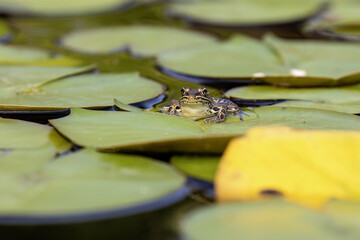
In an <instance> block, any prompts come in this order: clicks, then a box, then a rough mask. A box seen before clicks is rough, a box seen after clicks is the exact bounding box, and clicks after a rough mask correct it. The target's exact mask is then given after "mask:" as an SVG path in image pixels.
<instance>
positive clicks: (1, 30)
mask: <svg viewBox="0 0 360 240" xmlns="http://www.w3.org/2000/svg"><path fill="white" fill-rule="evenodd" d="M8 34H9V28H8V26H7V24H6V23H5V21H3V20H0V40H2V39H3V38H5V37H7V36H8Z"/></svg>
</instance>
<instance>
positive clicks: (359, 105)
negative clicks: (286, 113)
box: [225, 84, 360, 113]
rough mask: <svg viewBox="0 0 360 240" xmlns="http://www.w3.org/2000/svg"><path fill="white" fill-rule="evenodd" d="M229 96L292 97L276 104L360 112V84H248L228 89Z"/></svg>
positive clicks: (244, 97) (246, 98)
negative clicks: (314, 86) (311, 85)
mask: <svg viewBox="0 0 360 240" xmlns="http://www.w3.org/2000/svg"><path fill="white" fill-rule="evenodd" d="M225 95H226V96H227V97H233V98H240V99H243V100H254V99H258V100H270V99H290V100H300V101H288V102H282V103H279V104H277V105H276V106H285V107H305V108H316V109H324V110H333V111H339V112H346V113H359V112H360V84H357V85H352V86H344V87H336V88H326V87H324V88H291V89H287V88H280V87H273V86H248V87H238V88H233V89H230V90H228V91H227V92H226V93H225Z"/></svg>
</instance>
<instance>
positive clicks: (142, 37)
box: [61, 25, 215, 56]
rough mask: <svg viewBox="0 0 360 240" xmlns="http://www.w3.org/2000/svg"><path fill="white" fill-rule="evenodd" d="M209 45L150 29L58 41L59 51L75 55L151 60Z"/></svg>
mask: <svg viewBox="0 0 360 240" xmlns="http://www.w3.org/2000/svg"><path fill="white" fill-rule="evenodd" d="M212 42H215V38H214V37H212V36H210V35H205V34H200V33H198V32H195V31H187V30H182V29H176V28H170V27H164V26H151V25H132V26H116V27H104V28H97V29H90V30H83V31H77V32H72V33H70V34H68V35H65V36H64V37H63V38H62V40H61V44H62V46H63V47H65V48H67V49H70V50H73V51H77V52H82V53H88V54H113V53H116V52H121V51H127V50H129V51H130V52H131V53H132V54H134V55H136V56H153V55H156V54H157V53H159V52H162V51H166V50H169V49H174V48H178V47H186V46H192V45H195V46H196V45H202V44H207V43H212Z"/></svg>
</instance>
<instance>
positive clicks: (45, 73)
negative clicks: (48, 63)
mask: <svg viewBox="0 0 360 240" xmlns="http://www.w3.org/2000/svg"><path fill="white" fill-rule="evenodd" d="M91 70H94V66H86V67H37V66H0V74H1V76H2V78H1V81H0V93H1V96H11V95H13V94H16V93H20V92H26V91H28V92H29V91H30V90H31V89H32V88H35V87H40V86H42V85H44V84H46V83H49V82H52V81H55V80H58V79H61V78H64V77H68V76H71V75H75V74H79V73H83V72H89V71H91Z"/></svg>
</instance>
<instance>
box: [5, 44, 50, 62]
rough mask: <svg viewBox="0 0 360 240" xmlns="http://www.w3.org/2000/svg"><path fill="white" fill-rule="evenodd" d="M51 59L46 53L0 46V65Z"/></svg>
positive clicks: (38, 50) (17, 47)
mask: <svg viewBox="0 0 360 240" xmlns="http://www.w3.org/2000/svg"><path fill="white" fill-rule="evenodd" d="M49 58H51V54H50V52H48V51H45V50H40V49H35V48H28V47H19V46H6V45H0V63H6V64H16V63H18V64H19V63H20V64H21V63H28V62H34V61H42V60H46V59H49Z"/></svg>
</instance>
